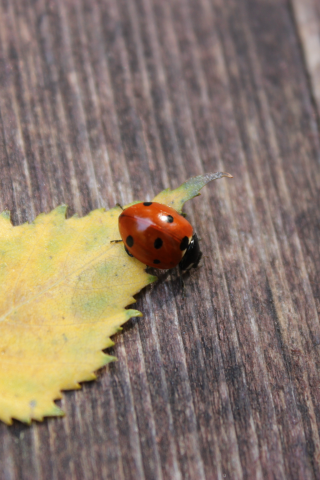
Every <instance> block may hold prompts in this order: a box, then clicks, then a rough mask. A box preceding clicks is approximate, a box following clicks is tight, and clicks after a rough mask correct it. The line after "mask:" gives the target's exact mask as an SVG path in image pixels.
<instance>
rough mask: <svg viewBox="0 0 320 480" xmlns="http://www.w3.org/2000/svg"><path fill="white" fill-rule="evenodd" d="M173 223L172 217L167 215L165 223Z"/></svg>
mask: <svg viewBox="0 0 320 480" xmlns="http://www.w3.org/2000/svg"><path fill="white" fill-rule="evenodd" d="M172 222H173V216H172V215H168V216H167V223H172Z"/></svg>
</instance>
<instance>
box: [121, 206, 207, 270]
mask: <svg viewBox="0 0 320 480" xmlns="http://www.w3.org/2000/svg"><path fill="white" fill-rule="evenodd" d="M119 230H120V235H121V238H122V240H123V242H124V245H125V250H126V252H127V253H128V255H130V256H131V257H135V258H137V259H138V260H140V262H142V263H144V264H145V265H148V266H149V267H156V268H162V269H168V268H173V267H175V266H176V265H178V264H179V267H180V270H188V269H189V268H192V267H196V266H197V265H198V263H199V261H200V259H201V256H202V253H201V251H200V247H199V242H198V237H197V235H196V234H195V233H193V228H192V226H191V225H190V223H189V222H188V220H186V219H185V218H184V217H183V216H182V215H180V214H179V213H178V212H177V211H176V210H174V209H173V208H171V207H168V206H167V205H163V204H161V203H156V202H143V203H137V204H135V205H132V206H131V207H128V208H126V209H125V210H123V212H122V213H121V215H120V216H119Z"/></svg>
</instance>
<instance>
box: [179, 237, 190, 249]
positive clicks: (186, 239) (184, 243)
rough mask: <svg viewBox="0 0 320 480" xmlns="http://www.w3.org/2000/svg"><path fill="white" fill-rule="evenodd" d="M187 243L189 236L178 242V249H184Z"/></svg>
mask: <svg viewBox="0 0 320 480" xmlns="http://www.w3.org/2000/svg"><path fill="white" fill-rule="evenodd" d="M188 245H189V238H188V237H183V239H182V242H181V243H180V250H186V248H187V247H188Z"/></svg>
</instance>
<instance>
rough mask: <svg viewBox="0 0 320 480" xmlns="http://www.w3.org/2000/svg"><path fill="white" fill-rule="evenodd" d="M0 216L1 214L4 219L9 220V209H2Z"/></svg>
mask: <svg viewBox="0 0 320 480" xmlns="http://www.w3.org/2000/svg"><path fill="white" fill-rule="evenodd" d="M0 216H1V217H2V218H3V219H4V220H8V221H9V222H10V219H11V214H10V211H9V210H4V211H3V212H1V213H0Z"/></svg>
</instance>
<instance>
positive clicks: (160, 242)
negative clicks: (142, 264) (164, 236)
mask: <svg viewBox="0 0 320 480" xmlns="http://www.w3.org/2000/svg"><path fill="white" fill-rule="evenodd" d="M162 244H163V241H162V240H161V238H157V239H156V240H155V241H154V244H153V246H154V248H157V249H158V248H161V247H162Z"/></svg>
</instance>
